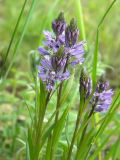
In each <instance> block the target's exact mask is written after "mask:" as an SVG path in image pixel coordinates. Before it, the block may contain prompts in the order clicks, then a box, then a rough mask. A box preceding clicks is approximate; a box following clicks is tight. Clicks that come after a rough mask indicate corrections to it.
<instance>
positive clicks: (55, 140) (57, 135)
mask: <svg viewBox="0 0 120 160" xmlns="http://www.w3.org/2000/svg"><path fill="white" fill-rule="evenodd" d="M68 111H69V107H67V108H66V109H65V111H64V112H63V114H62V116H61V118H60V119H59V120H58V121H57V122H56V123H55V128H54V131H53V136H52V146H51V155H52V156H53V154H54V152H55V151H56V149H57V144H58V142H59V139H60V135H61V133H62V130H63V128H64V126H65V120H66V117H67V114H68ZM52 156H51V158H52Z"/></svg>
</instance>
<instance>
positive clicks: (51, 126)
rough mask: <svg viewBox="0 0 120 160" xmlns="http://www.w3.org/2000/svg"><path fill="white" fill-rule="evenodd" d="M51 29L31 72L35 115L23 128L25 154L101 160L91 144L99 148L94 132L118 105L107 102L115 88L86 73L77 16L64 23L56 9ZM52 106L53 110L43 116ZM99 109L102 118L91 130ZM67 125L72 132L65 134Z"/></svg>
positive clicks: (49, 158) (66, 159) (50, 159)
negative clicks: (25, 141)
mask: <svg viewBox="0 0 120 160" xmlns="http://www.w3.org/2000/svg"><path fill="white" fill-rule="evenodd" d="M51 27H52V32H49V31H44V32H43V34H44V37H45V38H44V41H43V45H42V46H39V47H38V53H39V57H40V60H39V64H38V65H37V64H36V71H35V72H36V78H35V90H36V102H35V111H34V113H35V114H34V115H33V116H32V124H31V126H30V128H29V129H28V140H27V157H28V158H29V159H30V160H39V159H46V160H53V159H64V160H70V159H75V160H82V159H83V160H84V159H86V158H88V157H89V158H90V157H97V156H98V157H99V159H100V157H101V156H102V153H101V152H98V154H96V152H95V149H94V147H95V145H96V144H97V145H98V148H99V146H100V144H99V139H98V138H97V136H98V135H99V134H100V132H101V130H102V131H103V129H104V128H105V127H106V124H107V123H106V121H107V118H108V117H107V115H108V114H109V113H111V114H112V113H113V112H112V111H111V110H114V111H115V108H117V104H116V103H114V104H112V99H113V95H114V91H113V90H112V89H110V86H109V82H107V81H103V80H101V79H100V80H98V82H97V83H96V84H95V83H94V82H95V79H93V77H92V78H91V74H90V73H88V72H87V71H86V67H85V65H84V61H85V57H86V56H85V55H86V43H87V42H85V41H80V42H79V40H78V39H79V33H80V31H79V29H78V26H77V22H76V20H75V19H74V18H73V19H71V21H70V23H69V24H67V22H66V21H65V18H64V14H63V13H62V12H61V13H60V14H59V15H58V17H57V18H56V19H55V20H53V22H52V24H51ZM95 54H96V52H95ZM76 68H77V69H78V68H79V70H80V71H81V74H80V75H79V74H78V73H77V76H78V77H79V80H78V78H76V81H78V84H79V86H78V85H77V87H75V85H76V84H77V82H75V77H74V73H75V70H76ZM93 73H94V70H93ZM92 76H93V75H92ZM38 82H40V83H38ZM72 86H74V88H73V87H72ZM71 89H75V92H77V94H78V95H79V96H77V97H78V98H77V99H78V105H77V106H78V107H77V112H76V115H77V116H76V118H75V119H76V120H74V124H73V125H72V126H71V124H70V120H69V115H70V114H71V112H72V110H71V107H75V105H76V104H77V103H76V102H75V100H73V103H72V99H71V100H70V101H68V99H69V96H70V92H71ZM72 94H74V92H72ZM72 96H73V95H72ZM118 96H119V95H118ZM73 97H74V96H73ZM116 98H117V99H118V97H116ZM66 101H67V103H66ZM51 104H52V112H51V114H50V115H49V116H46V115H48V112H49V107H50V106H51ZM72 105H74V106H72ZM111 105H112V107H110V106H111ZM98 113H99V114H106V116H104V117H103V123H101V125H99V127H97V128H96V129H95V128H94V126H95V125H97V124H96V115H98ZM46 118H47V121H45V119H46ZM97 123H99V120H97ZM71 127H72V128H73V130H72V131H71V132H69V131H68V129H70V128H71ZM70 130H71V129H70ZM96 142H97V143H96ZM93 144H94V146H92V145H93ZM91 151H92V152H93V153H91Z"/></svg>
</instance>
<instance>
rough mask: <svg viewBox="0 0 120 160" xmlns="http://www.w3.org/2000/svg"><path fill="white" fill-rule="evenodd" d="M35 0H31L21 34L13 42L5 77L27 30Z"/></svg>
mask: <svg viewBox="0 0 120 160" xmlns="http://www.w3.org/2000/svg"><path fill="white" fill-rule="evenodd" d="M36 2H37V0H33V1H32V4H31V6H30V9H29V13H28V15H27V17H26V21H25V23H24V25H23V28H22V33H21V36H20V38H19V39H18V41H17V42H16V44H15V48H14V51H13V56H12V59H11V63H10V64H9V66H8V69H7V71H6V73H5V76H4V78H6V77H7V75H8V73H9V71H10V69H11V67H12V65H13V63H14V60H15V56H16V54H17V53H18V52H17V51H18V49H19V47H20V45H21V42H22V40H23V38H24V35H25V32H26V30H27V27H28V24H29V22H30V19H31V16H32V13H33V10H34V8H35V5H36Z"/></svg>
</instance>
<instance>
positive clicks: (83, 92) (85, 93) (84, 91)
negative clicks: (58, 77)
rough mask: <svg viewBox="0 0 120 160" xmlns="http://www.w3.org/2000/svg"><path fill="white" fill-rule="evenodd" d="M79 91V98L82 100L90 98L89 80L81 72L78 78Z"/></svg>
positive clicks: (90, 85) (90, 84)
mask: <svg viewBox="0 0 120 160" xmlns="http://www.w3.org/2000/svg"><path fill="white" fill-rule="evenodd" d="M79 91H80V96H81V97H84V100H85V99H87V98H88V97H89V96H90V94H91V91H92V83H91V79H90V77H88V76H87V75H86V74H85V72H84V71H83V70H82V71H81V76H80V88H79Z"/></svg>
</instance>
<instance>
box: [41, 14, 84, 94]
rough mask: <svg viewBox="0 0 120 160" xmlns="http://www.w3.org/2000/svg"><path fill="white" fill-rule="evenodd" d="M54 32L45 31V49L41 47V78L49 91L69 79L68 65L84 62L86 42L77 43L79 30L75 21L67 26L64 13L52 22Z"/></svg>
mask: <svg viewBox="0 0 120 160" xmlns="http://www.w3.org/2000/svg"><path fill="white" fill-rule="evenodd" d="M52 29H53V32H49V31H44V35H45V41H44V42H43V44H44V47H39V48H38V51H39V52H40V54H41V62H40V66H39V67H38V69H39V78H41V79H42V81H43V82H44V83H46V88H47V90H48V91H50V90H52V89H54V86H55V82H56V81H58V82H62V81H64V80H66V79H68V78H69V76H70V72H69V70H68V65H69V64H71V65H73V66H74V65H76V64H81V63H83V62H84V42H80V43H77V40H78V35H79V30H78V28H77V25H76V21H75V20H74V19H72V20H71V22H70V25H66V22H65V19H64V15H63V13H60V14H59V16H58V18H57V19H55V20H54V21H53V22H52Z"/></svg>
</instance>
